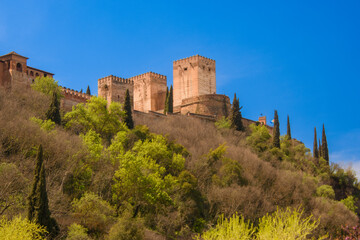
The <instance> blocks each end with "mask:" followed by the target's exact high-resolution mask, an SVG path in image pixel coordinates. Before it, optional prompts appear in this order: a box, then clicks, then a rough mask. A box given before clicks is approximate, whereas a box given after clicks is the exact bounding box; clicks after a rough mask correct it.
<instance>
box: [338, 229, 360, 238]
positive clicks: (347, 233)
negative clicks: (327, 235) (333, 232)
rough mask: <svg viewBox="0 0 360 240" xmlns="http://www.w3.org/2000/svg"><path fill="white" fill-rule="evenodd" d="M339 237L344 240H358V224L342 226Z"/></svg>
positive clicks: (359, 232)
mask: <svg viewBox="0 0 360 240" xmlns="http://www.w3.org/2000/svg"><path fill="white" fill-rule="evenodd" d="M338 239H339V240H340V239H345V240H358V239H360V228H359V226H354V227H350V226H345V227H344V226H343V227H342V234H341V238H338Z"/></svg>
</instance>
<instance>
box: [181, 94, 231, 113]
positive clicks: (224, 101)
mask: <svg viewBox="0 0 360 240" xmlns="http://www.w3.org/2000/svg"><path fill="white" fill-rule="evenodd" d="M230 108H231V105H230V99H229V97H228V96H225V95H220V94H207V95H201V96H195V97H192V98H187V99H184V100H183V101H182V104H181V110H180V111H181V114H184V115H185V114H187V113H188V112H190V113H195V114H201V115H212V116H216V117H220V116H227V115H228V114H229V113H230Z"/></svg>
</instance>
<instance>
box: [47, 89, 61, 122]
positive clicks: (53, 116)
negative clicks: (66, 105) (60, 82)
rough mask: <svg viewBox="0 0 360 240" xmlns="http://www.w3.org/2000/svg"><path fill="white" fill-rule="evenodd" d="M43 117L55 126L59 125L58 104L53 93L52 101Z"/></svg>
mask: <svg viewBox="0 0 360 240" xmlns="http://www.w3.org/2000/svg"><path fill="white" fill-rule="evenodd" d="M45 116H46V119H47V120H51V121H53V122H54V123H56V124H57V125H60V124H61V116H60V102H59V99H58V97H57V95H56V93H55V92H53V96H52V101H51V104H50V107H49V110H48V111H47V112H46V114H45Z"/></svg>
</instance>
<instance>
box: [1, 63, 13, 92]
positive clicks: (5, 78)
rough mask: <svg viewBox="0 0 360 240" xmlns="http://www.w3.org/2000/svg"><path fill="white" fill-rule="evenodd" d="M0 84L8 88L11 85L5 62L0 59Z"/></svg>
mask: <svg viewBox="0 0 360 240" xmlns="http://www.w3.org/2000/svg"><path fill="white" fill-rule="evenodd" d="M0 86H1V87H5V88H9V87H11V76H10V73H9V71H8V66H7V63H5V62H1V61H0Z"/></svg>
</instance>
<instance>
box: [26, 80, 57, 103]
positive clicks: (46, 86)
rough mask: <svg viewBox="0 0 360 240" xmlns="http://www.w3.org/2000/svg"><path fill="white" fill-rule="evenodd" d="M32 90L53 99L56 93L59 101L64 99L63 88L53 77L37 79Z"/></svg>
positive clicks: (32, 85)
mask: <svg viewBox="0 0 360 240" xmlns="http://www.w3.org/2000/svg"><path fill="white" fill-rule="evenodd" d="M31 88H32V89H34V90H36V91H38V92H41V93H43V94H45V95H47V96H49V97H51V96H52V95H53V94H54V93H55V94H56V96H57V97H58V99H60V98H61V97H62V95H61V88H60V86H59V85H58V81H55V80H54V79H53V78H51V77H42V78H39V77H37V78H35V80H34V83H33V84H31Z"/></svg>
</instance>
